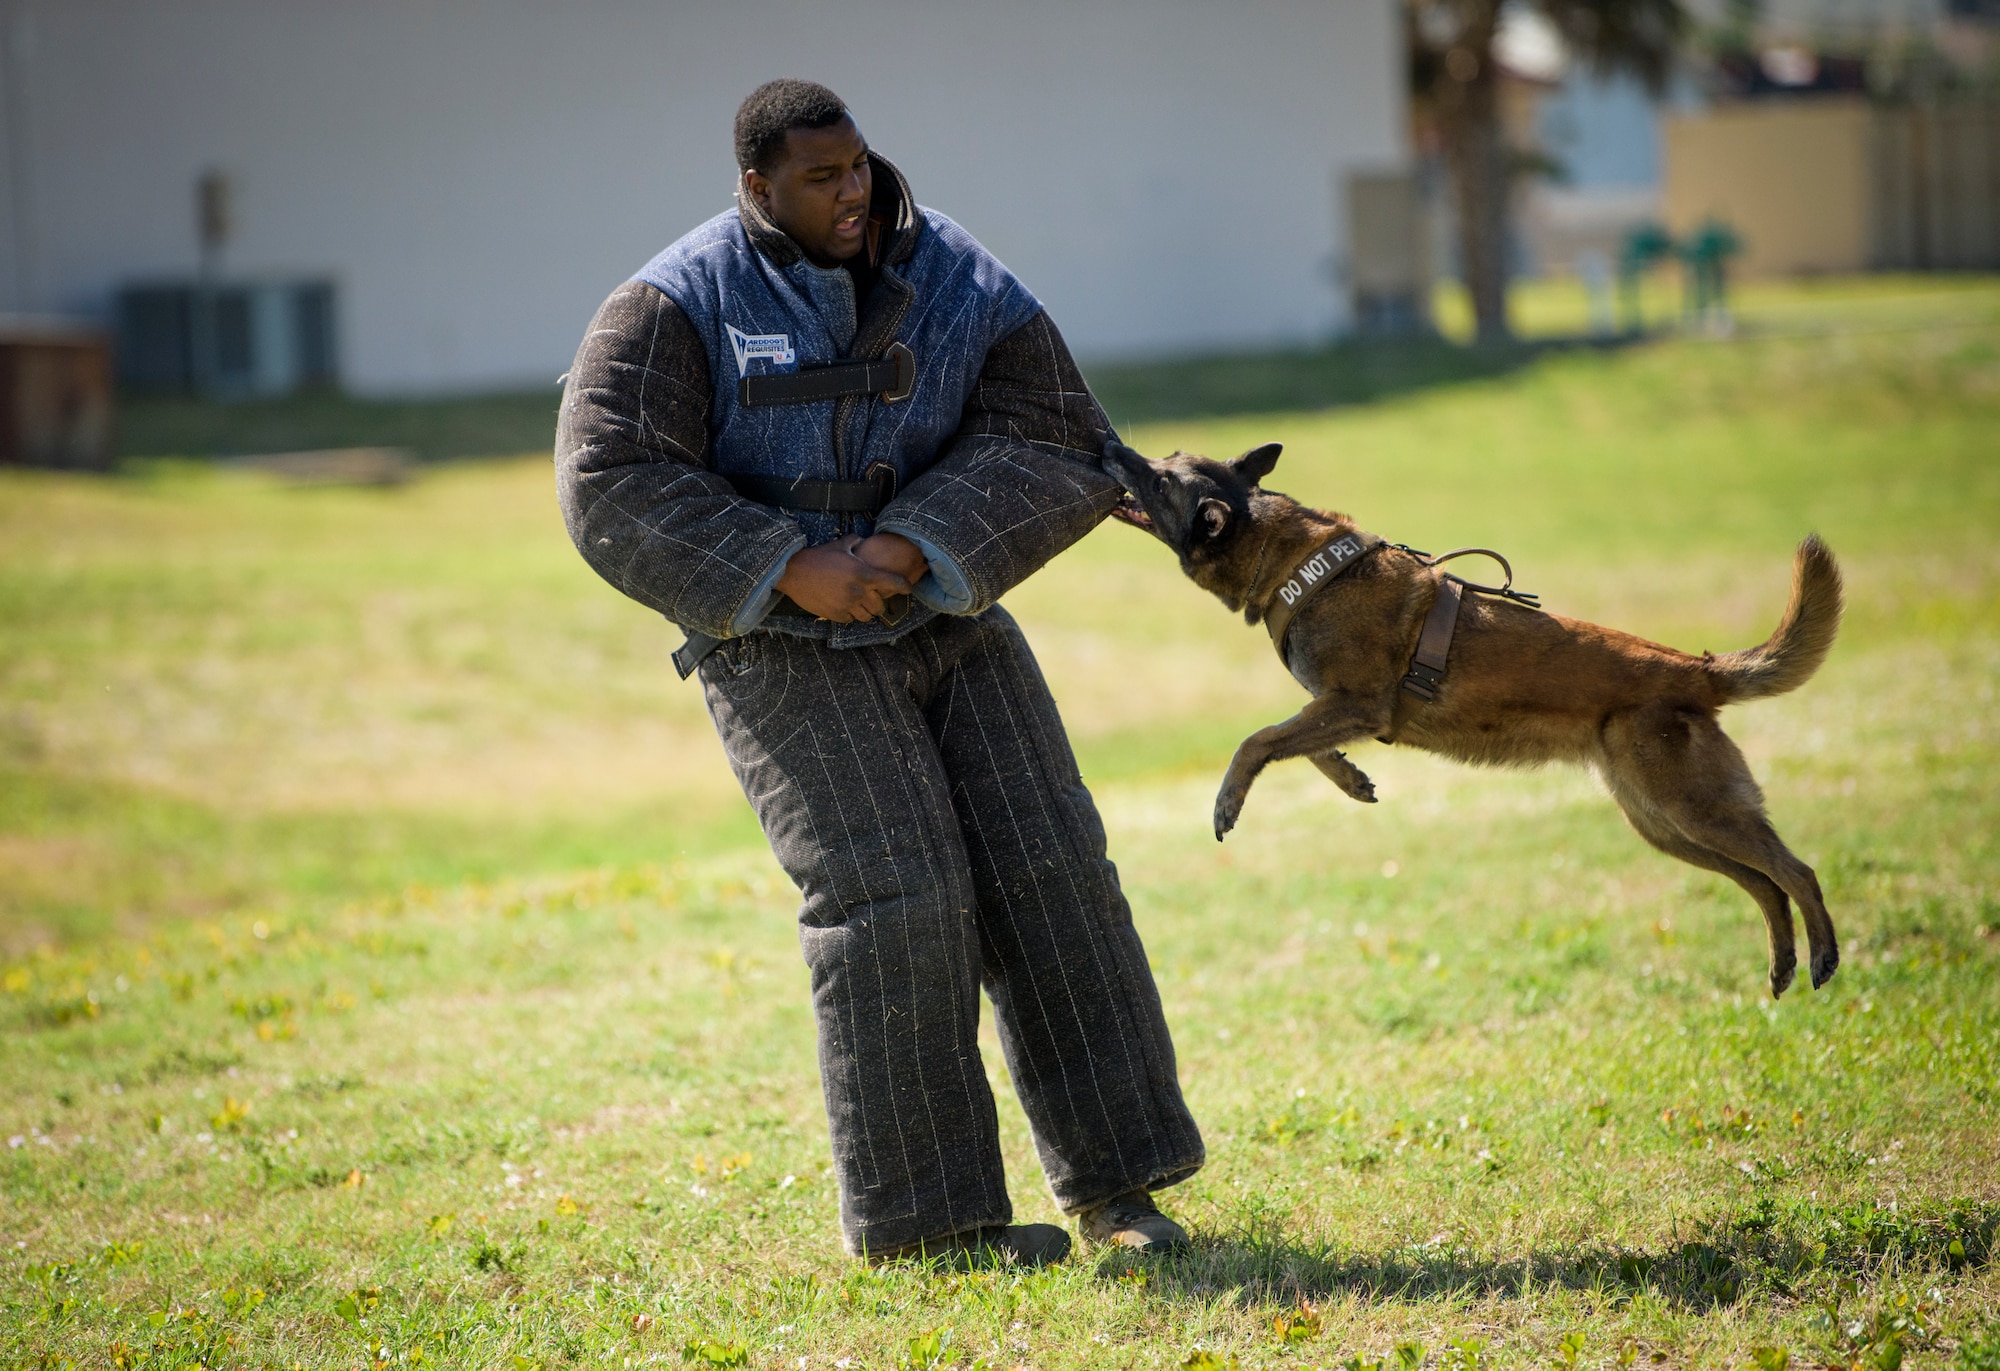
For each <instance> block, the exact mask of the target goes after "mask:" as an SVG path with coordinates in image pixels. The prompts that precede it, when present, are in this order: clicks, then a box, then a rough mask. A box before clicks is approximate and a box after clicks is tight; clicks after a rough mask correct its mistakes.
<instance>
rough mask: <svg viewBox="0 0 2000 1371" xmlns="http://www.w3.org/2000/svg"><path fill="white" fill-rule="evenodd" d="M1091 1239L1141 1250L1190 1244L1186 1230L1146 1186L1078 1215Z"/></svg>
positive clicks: (1157, 1250) (1171, 1247) (1086, 1237)
mask: <svg viewBox="0 0 2000 1371" xmlns="http://www.w3.org/2000/svg"><path fill="white" fill-rule="evenodd" d="M1076 1226H1077V1227H1078V1228H1079V1229H1081V1230H1082V1232H1083V1236H1084V1237H1085V1239H1087V1240H1088V1241H1090V1242H1095V1243H1104V1244H1105V1245H1107V1246H1112V1247H1130V1248H1132V1249H1134V1250H1135V1251H1139V1252H1173V1251H1176V1250H1178V1249H1180V1248H1183V1247H1186V1246H1188V1245H1189V1244H1188V1235H1187V1230H1186V1229H1184V1228H1182V1227H1181V1226H1180V1225H1179V1224H1177V1223H1175V1222H1174V1221H1173V1220H1172V1219H1170V1218H1168V1217H1167V1216H1166V1215H1165V1214H1162V1213H1161V1212H1160V1207H1159V1206H1158V1205H1156V1204H1154V1203H1153V1197H1152V1196H1151V1195H1149V1194H1147V1193H1146V1192H1145V1191H1143V1190H1128V1191H1126V1192H1125V1193H1124V1194H1123V1195H1114V1196H1113V1197H1112V1198H1110V1199H1108V1200H1106V1201H1105V1202H1104V1203H1103V1204H1094V1205H1092V1206H1091V1207H1090V1208H1088V1209H1086V1210H1084V1211H1083V1212H1081V1213H1080V1214H1078V1215H1077V1216H1076Z"/></svg>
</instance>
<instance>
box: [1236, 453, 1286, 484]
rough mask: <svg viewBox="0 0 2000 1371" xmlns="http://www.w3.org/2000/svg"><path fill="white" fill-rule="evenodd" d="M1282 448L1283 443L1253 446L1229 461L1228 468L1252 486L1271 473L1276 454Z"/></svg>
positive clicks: (1276, 459)
mask: <svg viewBox="0 0 2000 1371" xmlns="http://www.w3.org/2000/svg"><path fill="white" fill-rule="evenodd" d="M1284 450H1285V445H1284V444H1283V443H1266V444H1264V446H1262V447H1253V448H1251V449H1250V450H1249V451H1248V452H1246V453H1244V454H1243V455H1242V456H1241V457H1238V458H1237V459H1236V460H1235V461H1233V462H1231V463H1230V464H1229V469H1230V470H1231V471H1233V472H1235V473H1236V474H1237V475H1238V476H1241V477H1242V478H1243V479H1244V480H1246V481H1248V482H1249V483H1250V484H1251V485H1253V486H1254V485H1256V484H1257V483H1258V482H1259V481H1261V480H1263V479H1264V478H1265V477H1266V476H1269V475H1270V474H1271V468H1272V467H1274V466H1276V465H1277V464H1278V454H1279V453H1281V452H1283V451H1284Z"/></svg>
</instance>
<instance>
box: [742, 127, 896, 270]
mask: <svg viewBox="0 0 2000 1371" xmlns="http://www.w3.org/2000/svg"><path fill="white" fill-rule="evenodd" d="M743 179H744V183H745V184H746V185H747V186H749V188H750V194H751V195H753V196H754V197H756V200H757V203H758V204H759V205H761V206H762V207H763V209H764V213H766V214H768V215H770V216H771V222H772V223H774V224H776V225H777V226H778V227H779V228H781V229H783V230H784V231H785V233H786V234H787V235H788V236H789V237H790V238H791V240H792V241H793V242H795V243H797V244H798V245H799V246H800V247H802V248H804V249H805V254H806V256H807V257H809V258H811V259H812V261H813V263H814V264H815V265H817V266H822V267H831V266H837V265H839V264H840V263H842V262H845V261H846V260H847V259H848V258H850V257H852V256H853V255H854V254H855V253H857V252H859V251H861V245H862V244H863V243H864V242H865V241H867V233H868V196H869V192H870V191H871V190H872V189H873V188H874V184H875V178H874V174H873V172H872V170H871V169H870V167H869V165H868V140H867V139H865V138H863V137H862V136H861V130H860V129H858V128H856V127H855V126H854V119H853V116H851V115H847V116H843V117H842V118H841V121H840V122H839V123H837V124H829V125H827V127H825V128H823V129H793V130H791V131H790V132H789V133H787V134H786V135H785V152H784V156H783V158H781V159H780V160H779V162H778V165H777V166H775V167H773V168H772V169H771V174H770V175H769V176H766V175H764V173H762V172H760V171H758V170H756V169H755V168H752V169H751V170H750V171H748V172H746V173H744V178H743Z"/></svg>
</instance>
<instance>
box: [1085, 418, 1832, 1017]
mask: <svg viewBox="0 0 2000 1371" xmlns="http://www.w3.org/2000/svg"><path fill="white" fill-rule="evenodd" d="M1278 453H1279V445H1278V444H1276V443H1271V444H1267V445H1265V446H1263V447H1260V448H1255V449H1253V450H1251V451H1249V452H1246V453H1244V454H1243V455H1242V456H1241V457H1238V458H1237V459H1236V460H1235V461H1233V462H1216V461H1211V460H1209V459H1208V458H1206V457H1197V456H1194V455H1191V454H1188V453H1180V452H1177V453H1175V454H1174V455H1173V456H1171V457H1169V458H1167V459H1166V460H1165V461H1162V462H1150V461H1148V460H1146V458H1144V457H1142V456H1140V455H1139V454H1138V453H1136V452H1134V451H1133V450H1132V449H1131V448H1128V447H1125V446H1124V445H1123V444H1120V443H1117V442H1113V443H1112V444H1110V446H1109V447H1107V449H1106V450H1105V455H1104V468H1105V470H1106V471H1107V472H1109V473H1110V474H1111V475H1112V476H1114V477H1116V478H1117V479H1118V480H1119V482H1120V483H1122V484H1123V485H1124V487H1125V489H1126V490H1127V491H1128V492H1129V494H1128V495H1127V497H1126V498H1125V499H1124V500H1122V501H1121V502H1120V505H1119V507H1118V510H1117V511H1116V513H1117V517H1119V518H1121V519H1123V520H1124V521H1125V522H1127V523H1130V524H1134V525H1136V526H1137V527H1139V528H1142V529H1145V530H1146V531H1147V532H1149V533H1151V534H1152V535H1153V536H1154V537H1156V538H1158V539H1159V540H1160V541H1161V542H1163V543H1165V544H1166V545H1167V546H1168V547H1170V548H1172V549H1173V550H1174V551H1175V552H1176V553H1178V554H1179V556H1180V559H1181V570H1183V571H1185V572H1186V573H1187V574H1188V576H1189V577H1190V578H1191V579H1193V581H1194V582H1195V584H1197V585H1199V586H1201V587H1202V588H1203V589H1204V590H1208V591H1211V592H1213V593H1214V594H1215V595H1216V596H1217V597H1218V598H1219V599H1221V601H1222V602H1223V603H1224V604H1225V605H1227V606H1229V608H1230V609H1232V610H1238V611H1241V613H1242V614H1243V617H1244V619H1245V620H1246V621H1247V622H1249V623H1252V624H1255V623H1259V622H1262V621H1264V620H1265V619H1266V617H1267V616H1269V615H1271V614H1272V612H1273V611H1274V610H1275V609H1276V608H1277V602H1278V598H1279V591H1280V588H1281V587H1283V586H1285V585H1286V584H1287V583H1288V581H1291V582H1292V584H1293V585H1294V588H1296V581H1295V580H1293V573H1294V572H1295V571H1296V570H1298V568H1299V566H1300V564H1301V563H1302V562H1305V561H1308V560H1310V557H1311V554H1312V553H1313V552H1314V550H1315V549H1318V548H1321V547H1323V546H1325V545H1327V544H1328V543H1329V541H1331V540H1335V539H1338V538H1339V537H1340V536H1341V535H1342V534H1345V533H1359V530H1358V529H1357V528H1356V526H1355V524H1354V521H1353V520H1351V519H1349V518H1348V517H1347V516H1346V515H1345V514H1335V513H1332V512H1330V511H1325V510H1317V509H1309V508H1307V507H1306V506H1304V505H1301V504H1300V503H1299V502H1298V501H1296V500H1293V499H1292V498H1290V497H1289V496H1286V495H1280V494H1278V493H1277V492H1276V491H1269V490H1264V489H1263V488H1262V487H1261V486H1260V485H1259V482H1260V481H1262V480H1263V478H1264V477H1265V476H1267V475H1268V474H1269V473H1270V471H1271V468H1272V467H1273V466H1274V465H1275V464H1276V463H1277V460H1278ZM1362 536H1363V537H1364V538H1368V539H1369V540H1370V541H1372V537H1371V536H1370V535H1362ZM1440 580H1441V573H1440V572H1438V571H1437V570H1435V569H1433V568H1432V566H1431V565H1430V564H1429V563H1428V562H1427V561H1425V560H1424V559H1422V558H1421V557H1419V556H1417V555H1416V554H1413V553H1411V552H1409V551H1407V550H1405V549H1402V548H1399V547H1394V546H1386V545H1385V546H1379V547H1375V548H1373V550H1371V551H1369V552H1368V553H1367V554H1366V555H1365V556H1362V557H1360V558H1359V559H1358V560H1355V561H1354V562H1353V563H1352V565H1351V568H1350V569H1348V570H1346V571H1344V572H1342V573H1341V574H1340V575H1339V576H1338V578H1337V579H1334V580H1332V581H1330V582H1328V583H1327V584H1325V585H1324V586H1321V587H1319V588H1318V589H1316V591H1315V593H1313V594H1312V595H1310V596H1309V597H1305V598H1302V599H1300V600H1299V601H1298V602H1297V603H1298V610H1297V617H1296V618H1295V619H1293V620H1292V622H1291V626H1290V628H1289V629H1288V630H1287V631H1286V638H1285V642H1286V657H1285V664H1286V666H1287V667H1288V668H1289V669H1290V670H1291V673H1292V675H1293V676H1294V677H1296V678H1297V679H1298V681H1299V683H1300V684H1301V685H1303V686H1304V687H1305V688H1306V689H1307V690H1309V691H1311V692H1312V696H1313V698H1312V702H1311V703H1310V704H1308V705H1307V706H1306V707H1305V708H1304V709H1302V710H1300V711H1299V712H1298V713H1297V714H1295V715H1293V716H1292V717H1291V718H1289V719H1287V720H1285V722H1283V723H1281V724H1273V725H1272V726H1271V727H1269V728H1264V729H1259V730H1258V731H1257V732H1255V733H1253V734H1251V735H1250V736H1249V737H1248V738H1246V739H1244V740H1243V743H1242V745H1241V746H1240V747H1238V748H1237V749H1236V756H1235V758H1234V759H1233V760H1232V761H1231V762H1230V763H1229V772H1228V774H1227V775H1226V776H1224V777H1223V781H1222V789H1221V791H1220V792H1219V793H1218V794H1217V795H1216V798H1215V836H1216V838H1217V839H1218V840H1219V839H1220V838H1221V837H1222V835H1223V834H1225V833H1227V832H1228V831H1229V830H1230V829H1231V828H1233V827H1235V826H1236V819H1237V816H1238V815H1239V814H1240V813H1241V812H1242V809H1243V801H1244V798H1245V797H1246V796H1247V795H1248V794H1249V791H1250V785H1251V782H1253V781H1254V780H1256V778H1257V773H1258V772H1260V771H1262V770H1263V769H1264V767H1265V766H1267V765H1268V764H1270V763H1271V762H1275V761H1282V760H1284V759H1286V758H1289V757H1306V758H1310V759H1311V761H1312V763H1313V765H1314V766H1316V767H1318V768H1319V769H1320V770H1321V771H1322V772H1324V773H1325V774H1326V777H1327V779H1329V780H1331V781H1332V782H1333V783H1334V784H1335V785H1337V786H1339V787H1340V788H1341V789H1342V790H1343V791H1345V792H1346V793H1347V794H1348V795H1350V796H1352V797H1353V798H1355V799H1357V800H1361V801H1363V802H1366V803H1373V802H1374V799H1375V787H1374V785H1373V783H1372V782H1370V781H1369V779H1368V777H1367V776H1365V775H1363V774H1362V772H1361V770H1360V769H1359V768H1358V767H1356V766H1355V765H1354V763H1352V762H1350V761H1348V760H1347V758H1346V757H1345V756H1344V755H1343V754H1342V753H1341V752H1339V751H1338V749H1339V748H1340V747H1341V745H1342V744H1344V743H1351V742H1355V741H1358V740H1360V739H1363V738H1377V739H1380V740H1381V741H1383V742H1392V743H1402V744H1406V745H1408V746H1410V747H1420V748H1423V749H1425V750H1426V751H1430V752H1438V753H1442V754H1443V755H1445V756H1447V757H1455V758H1457V759H1459V760H1460V761H1465V762H1478V763H1485V764H1487V765H1494V766H1533V765H1538V764H1540V763H1543V762H1555V761H1574V762H1583V763H1585V764H1587V765H1591V766H1594V767H1596V768H1597V770H1598V772H1599V773H1600V774H1601V775H1602V776H1603V777H1604V780H1605V782H1606V783H1607V785H1608V786H1609V787H1610V790H1611V794H1612V796H1613V798H1615V799H1616V800H1617V801H1618V804H1619V807H1620V808H1622V809H1623V810H1624V811H1625V816H1626V818H1628V819H1630V820H1631V821H1632V827H1634V828H1636V829H1638V830H1639V835H1640V836H1641V837H1643V838H1644V839H1645V840H1646V841H1647V842H1649V843H1651V844H1652V845H1653V846H1655V847H1657V848H1659V849H1660V850H1661V851H1662V852H1665V853H1666V854H1667V855H1669V856H1672V857H1678V858H1680V859H1681V860H1682V861H1684V862H1688V863H1690V864H1692V865H1694V866H1698V867H1701V868H1702V869H1704V870H1707V871H1716V872H1720V873H1721V874H1723V875H1725V876H1727V877H1729V878H1730V879H1731V880H1733V881H1735V882H1736V883H1737V884H1738V885H1740V886H1742V887H1743V888H1744V889H1745V890H1747V891H1749V892H1750V895H1751V898H1753V899H1754V900H1756V901H1757V904H1758V907H1759V908H1761V909H1762V910H1763V912H1764V923H1765V926H1766V929H1767V930H1768V932H1769V934H1770V940H1771V994H1772V995H1773V996H1777V995H1781V994H1783V993H1784V991H1785V988H1786V987H1787V986H1789V985H1790V984H1791V983H1792V973H1793V970H1794V969H1795V967H1796V965H1797V960H1798V958H1797V954H1796V953H1795V952H1794V950H1793V944H1792V916H1791V909H1790V906H1789V904H1788V903H1787V898H1788V897H1789V899H1791V900H1796V901H1797V902H1798V906H1799V912H1800V913H1801V914H1802V915H1803V916H1804V918H1805V925H1806V939H1807V942H1808V944H1809V946H1810V948H1811V953H1812V983H1813V985H1814V987H1815V988H1817V987H1819V986H1822V985H1824V984H1826V982H1827V979H1828V978H1829V977H1831V976H1832V975H1833V972H1834V968H1835V967H1837V966H1838V965H1839V964H1840V948H1839V944H1838V943H1837V941H1836V940H1835V937H1834V931H1833V920H1832V919H1830V918H1829V917H1827V912H1826V903H1825V901H1824V900H1823V899H1822V898H1821V896H1820V889H1819V879H1818V877H1816V876H1815V875H1814V874H1813V870H1812V868H1811V867H1809V866H1807V865H1806V864H1805V863H1804V862H1802V861H1800V860H1799V859H1798V858H1797V857H1795V856H1793V855H1792V853H1791V851H1790V850H1789V849H1788V848H1786V846H1785V844H1784V842H1783V841H1782V840H1781V839H1780V838H1779V837H1778V835H1777V833H1776V832H1775V831H1774V830H1773V829H1772V827H1771V823H1770V820H1769V819H1768V818H1766V817H1765V814H1764V797H1763V794H1762V793H1761V792H1760V791H1759V790H1758V789H1757V782H1756V781H1755V780H1754V779H1752V778H1751V775H1750V768H1749V767H1748V766H1747V765H1745V763H1744V761H1743V754H1742V753H1740V752H1738V751H1737V750H1736V745H1735V744H1734V743H1732V742H1730V741H1729V738H1728V737H1727V736H1726V735H1725V734H1724V733H1723V731H1722V729H1721V727H1720V726H1719V725H1718V724H1717V723H1716V720H1715V716H1716V711H1717V710H1718V709H1719V708H1721V707H1722V706H1723V705H1725V704H1731V703H1734V702H1736V701H1739V700H1755V699H1760V698H1762V697H1764V696H1767V695H1780V694H1783V693H1784V692H1785V691H1788V690H1792V689H1795V688H1796V687H1798V686H1800V685H1802V684H1804V683H1805V681H1806V679H1807V678H1808V677H1810V676H1811V675H1812V674H1813V672H1814V671H1816V670H1818V668H1819V664H1820V663H1821V662H1822V661H1823V660H1825V658H1826V654H1827V651H1828V649H1830V648H1831V647H1832V646H1833V638H1834V633H1835V631H1836V630H1837V629H1838V628H1839V626H1840V608H1841V588H1840V570H1839V568H1838V567H1837V566H1836V565H1835V564H1834V560H1833V554H1832V553H1831V552H1830V551H1828V550H1827V547H1826V544H1824V543H1822V542H1821V541H1820V540H1819V539H1818V537H1816V536H1815V537H1809V538H1807V539H1806V540H1805V541H1804V542H1803V543H1801V544H1799V548H1798V553H1797V556H1796V558H1795V560H1794V562H1793V565H1792V599H1791V604H1790V605H1789V606H1788V607H1787V608H1786V610H1785V615H1784V618H1783V619H1782V620H1780V621H1779V624H1778V629H1777V632H1775V633H1773V634H1772V635H1771V637H1770V639H1769V641H1767V642H1766V643H1764V644H1763V646H1761V647H1754V648H1751V649H1749V650H1748V651H1745V652H1726V653H1722V654H1720V655H1712V654H1709V653H1703V654H1702V655H1701V656H1699V657H1694V656H1690V655H1688V654H1687V653H1685V652H1678V651H1676V650H1674V649H1673V648H1670V647H1662V646H1660V645H1659V644H1658V643H1649V642H1647V641H1645V640H1644V639H1643V638H1635V637H1633V636H1632V635H1631V634H1629V633H1620V632H1619V631H1618V630H1616V629H1611V628H1600V627H1599V626H1597V625H1596V624H1588V623H1584V622H1582V621H1580V620H1576V619H1565V618H1562V617H1561V616H1560V615H1555V614H1548V613H1544V612H1542V611H1541V610H1539V609H1533V608H1530V607H1528V606H1526V605H1522V604H1517V603H1513V602H1511V601H1507V600H1503V599H1496V598H1492V597H1489V596H1485V595H1467V596H1466V597H1465V599H1464V603H1463V606H1462V608H1461V610H1460V613H1459V617H1458V622H1457V626H1456V630H1455V633H1454V635H1453V636H1452V638H1451V641H1450V656H1449V660H1448V663H1447V666H1446V670H1445V675H1444V677H1443V680H1442V681H1441V682H1440V683H1439V685H1438V687H1437V693H1436V698H1435V699H1434V700H1432V701H1430V702H1425V701H1423V700H1421V699H1418V698H1416V697H1415V696H1413V695H1411V694H1409V693H1407V692H1406V691H1404V690H1403V689H1401V688H1400V687H1401V682H1402V680H1403V677H1404V673H1405V671H1406V670H1407V669H1408V668H1409V666H1410V662H1411V658H1412V654H1413V653H1414V652H1415V650H1416V647H1417V641H1418V637H1419V634H1420V632H1421V631H1422V627H1423V624H1424V620H1425V616H1426V615H1427V614H1428V613H1429V611H1430V608H1431V603H1432V601H1433V600H1434V599H1435V598H1436V596H1437V592H1438V586H1439V583H1440Z"/></svg>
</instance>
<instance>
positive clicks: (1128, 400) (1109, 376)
mask: <svg viewBox="0 0 2000 1371" xmlns="http://www.w3.org/2000/svg"><path fill="white" fill-rule="evenodd" d="M1634 341H1639V340H1638V339H1636V338H1602V339H1598V338H1560V339H1538V340H1535V341H1533V342H1519V343H1512V344H1507V345H1503V346H1483V347H1464V346H1460V345H1459V344H1456V343H1448V342H1445V341H1444V340H1443V339H1440V338H1409V339H1371V340H1367V341H1362V340H1351V341H1346V342H1340V343H1334V344H1331V345H1330V346H1327V347H1321V348H1315V349H1311V350H1297V351H1285V352H1256V353H1248V352H1246V353H1225V354H1220V355H1216V356H1209V357H1190V358H1184V359H1173V360H1155V361H1148V362H1125V363H1119V362H1108V363H1102V364H1097V365H1093V366H1091V367H1089V368H1087V369H1086V371H1087V376H1088V379H1089V381H1090V386H1091V389H1092V390H1093V391H1095V392H1096V394H1097V398H1098V400H1099V401H1100V402H1101V403H1102V404H1103V405H1104V409H1105V412H1106V413H1107V414H1109V415H1110V416H1111V421H1112V423H1114V424H1118V425H1125V424H1132V423H1146V422H1150V421H1153V420H1159V419H1197V418H1218V417H1223V416H1227V415H1232V414H1262V413H1272V412H1276V411H1282V410H1302V409H1306V410H1309V409H1326V408H1330V407H1332V406H1336V405H1359V404H1367V403H1369V402H1370V401H1374V400H1386V399H1390V398H1392V397H1394V396H1397V395H1404V394H1408V393H1410V392H1412V391H1419V390H1428V389H1431V388H1433V387H1436V386H1447V385H1460V384H1464V383H1466V382H1469V381H1483V380H1489V379H1492V378H1494V377H1500V376H1508V375H1512V374H1513V373H1515V372H1517V371H1520V370H1521V369H1522V368H1524V367H1527V366H1530V365H1532V364H1534V363H1535V362H1537V361H1539V360H1540V359H1541V358H1543V357H1545V356H1548V355H1550V354H1552V353H1558V352H1573V351H1579V350H1604V349H1611V348H1619V347H1623V346H1624V345H1625V344H1626V343H1628V342H1634Z"/></svg>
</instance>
